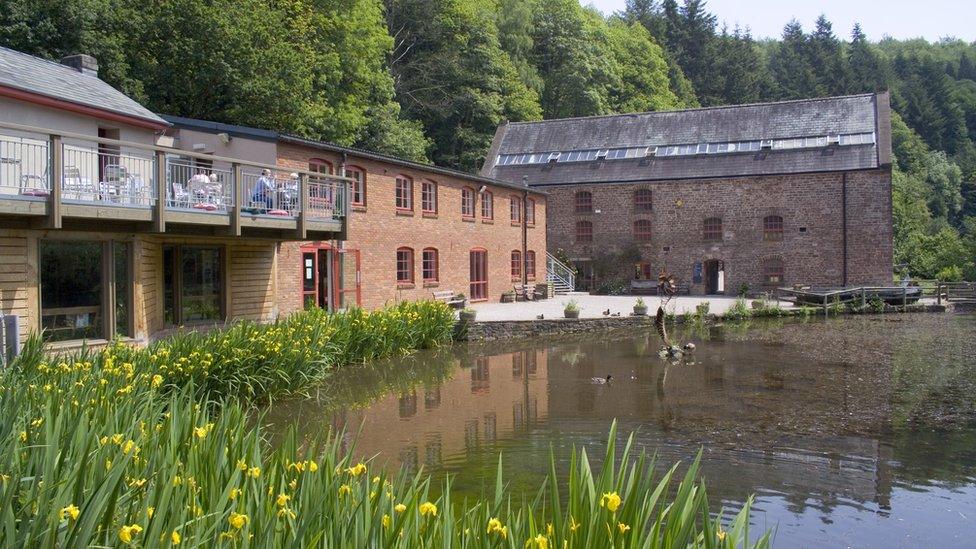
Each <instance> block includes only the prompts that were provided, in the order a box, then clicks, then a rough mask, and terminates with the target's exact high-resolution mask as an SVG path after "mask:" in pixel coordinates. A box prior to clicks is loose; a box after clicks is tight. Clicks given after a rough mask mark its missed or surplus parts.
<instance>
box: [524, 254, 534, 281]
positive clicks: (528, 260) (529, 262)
mask: <svg viewBox="0 0 976 549" xmlns="http://www.w3.org/2000/svg"><path fill="white" fill-rule="evenodd" d="M525 277H526V278H528V279H529V280H535V251H533V250H526V252H525Z"/></svg>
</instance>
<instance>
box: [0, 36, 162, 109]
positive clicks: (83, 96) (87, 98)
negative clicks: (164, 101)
mask: <svg viewBox="0 0 976 549" xmlns="http://www.w3.org/2000/svg"><path fill="white" fill-rule="evenodd" d="M0 87H7V88H12V89H14V90H19V91H22V92H27V93H29V94H31V95H39V96H44V97H47V98H50V99H54V100H58V101H64V102H68V103H72V104H75V105H80V106H83V107H87V108H89V109H95V110H98V111H104V112H108V113H114V114H117V115H122V116H124V117H128V118H135V119H139V120H143V121H147V122H150V123H152V124H154V125H158V126H166V125H167V123H166V121H165V120H163V119H162V118H160V117H159V116H156V114H154V113H153V112H152V111H150V110H149V109H147V108H145V107H143V106H142V105H140V104H139V103H138V102H136V101H134V100H133V99H131V98H130V97H128V96H127V95H125V94H124V93H122V92H120V91H119V90H117V89H115V88H113V87H112V86H110V85H108V84H107V83H105V82H103V81H102V80H101V79H99V78H98V77H97V76H91V75H87V74H83V73H82V72H80V71H78V70H77V69H74V68H72V67H68V66H65V65H62V64H60V63H57V62H55V61H48V60H47V59H41V58H40V57H34V56H33V55H28V54H26V53H22V52H19V51H15V50H11V49H9V48H4V47H0Z"/></svg>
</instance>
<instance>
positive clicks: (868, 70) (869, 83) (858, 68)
mask: <svg viewBox="0 0 976 549" xmlns="http://www.w3.org/2000/svg"><path fill="white" fill-rule="evenodd" d="M847 64H848V66H849V69H850V70H849V72H848V75H847V92H848V93H869V92H875V91H881V90H886V89H888V78H887V74H886V71H885V68H884V63H883V61H882V60H881V57H880V56H879V55H878V54H877V52H875V51H874V48H873V47H872V46H871V44H869V43H868V40H867V37H866V36H865V35H864V32H863V31H862V30H861V25H860V24H858V23H855V24H854V29H853V30H852V31H851V43H850V46H849V47H848V48H847Z"/></svg>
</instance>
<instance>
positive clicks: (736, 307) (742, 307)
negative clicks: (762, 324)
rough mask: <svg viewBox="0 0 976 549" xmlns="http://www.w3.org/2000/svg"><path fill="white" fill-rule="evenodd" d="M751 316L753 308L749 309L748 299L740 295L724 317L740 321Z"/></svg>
mask: <svg viewBox="0 0 976 549" xmlns="http://www.w3.org/2000/svg"><path fill="white" fill-rule="evenodd" d="M751 316H752V310H750V309H749V306H748V305H747V304H746V300H745V299H743V298H741V297H740V298H737V299H736V300H735V303H733V304H732V306H731V307H729V309H728V310H727V311H725V314H724V315H722V318H724V319H725V320H733V321H740V320H745V319H748V318H749V317H751Z"/></svg>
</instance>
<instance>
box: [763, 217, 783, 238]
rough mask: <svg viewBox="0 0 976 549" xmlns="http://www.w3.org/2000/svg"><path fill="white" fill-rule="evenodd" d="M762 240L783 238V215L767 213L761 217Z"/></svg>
mask: <svg viewBox="0 0 976 549" xmlns="http://www.w3.org/2000/svg"><path fill="white" fill-rule="evenodd" d="M763 240H767V241H777V240H783V217H782V216H779V215H767V216H766V217H764V218H763Z"/></svg>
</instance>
